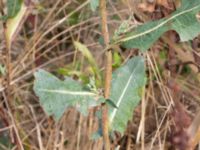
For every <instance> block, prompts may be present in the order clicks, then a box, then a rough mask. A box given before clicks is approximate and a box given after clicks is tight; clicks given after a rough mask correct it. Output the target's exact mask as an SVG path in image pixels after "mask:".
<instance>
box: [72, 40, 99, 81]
mask: <svg viewBox="0 0 200 150" xmlns="http://www.w3.org/2000/svg"><path fill="white" fill-rule="evenodd" d="M74 45H75V47H76V48H77V50H78V51H80V52H81V53H82V54H83V56H84V57H85V58H87V60H88V62H89V63H90V65H91V67H92V70H93V72H94V73H95V75H96V77H97V79H99V80H101V75H100V70H99V68H98V65H97V63H96V61H95V59H94V57H93V56H92V54H91V52H90V50H89V49H88V48H87V47H86V46H85V45H84V44H82V43H80V42H78V41H75V42H74Z"/></svg>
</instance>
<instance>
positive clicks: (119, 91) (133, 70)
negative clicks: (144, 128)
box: [109, 56, 146, 133]
mask: <svg viewBox="0 0 200 150" xmlns="http://www.w3.org/2000/svg"><path fill="white" fill-rule="evenodd" d="M145 79H146V78H145V65H144V59H143V58H142V57H140V56H138V57H134V58H132V59H130V60H129V61H128V62H127V63H126V64H125V65H124V66H122V67H121V68H119V69H117V70H116V71H115V72H114V73H113V78H112V86H111V95H110V99H111V100H112V101H113V103H115V104H116V107H117V108H113V107H112V108H111V109H110V111H109V122H110V128H111V129H112V130H113V131H114V130H116V131H119V132H121V133H123V132H124V130H125V128H126V124H127V122H128V120H129V119H131V117H132V112H133V110H134V108H135V107H136V106H137V104H138V103H139V101H140V99H141V95H140V94H139V92H138V90H139V89H141V87H143V86H145V82H146V80H145Z"/></svg>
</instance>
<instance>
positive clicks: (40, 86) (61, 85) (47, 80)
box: [34, 70, 100, 120]
mask: <svg viewBox="0 0 200 150" xmlns="http://www.w3.org/2000/svg"><path fill="white" fill-rule="evenodd" d="M34 75H35V83H34V91H35V93H36V95H37V96H38V97H39V98H40V103H41V105H42V106H43V108H44V110H45V112H46V113H47V114H48V115H54V116H55V118H56V120H59V119H60V118H61V116H62V115H63V113H64V112H65V110H66V109H67V108H69V107H71V106H73V107H75V108H76V109H77V110H79V111H80V112H81V113H82V114H84V115H87V110H88V108H90V107H93V106H96V105H99V103H100V101H97V100H96V98H97V95H96V94H95V93H92V92H90V91H86V90H84V88H83V86H82V85H81V84H80V83H79V82H77V81H75V80H73V79H71V78H68V77H66V78H65V80H64V81H62V80H59V79H58V78H56V77H55V76H54V75H52V74H50V73H48V72H46V71H44V70H39V71H37V72H36V73H35V74H34Z"/></svg>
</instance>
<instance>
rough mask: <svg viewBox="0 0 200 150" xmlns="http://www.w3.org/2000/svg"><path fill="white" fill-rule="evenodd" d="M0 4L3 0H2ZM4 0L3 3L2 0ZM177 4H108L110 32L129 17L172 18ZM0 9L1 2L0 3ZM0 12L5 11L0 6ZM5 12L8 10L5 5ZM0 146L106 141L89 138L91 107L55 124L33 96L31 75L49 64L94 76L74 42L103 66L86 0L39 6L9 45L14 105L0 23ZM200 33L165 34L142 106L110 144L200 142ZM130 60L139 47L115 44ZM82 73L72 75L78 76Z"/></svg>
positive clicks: (149, 61) (151, 148)
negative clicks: (184, 37)
mask: <svg viewBox="0 0 200 150" xmlns="http://www.w3.org/2000/svg"><path fill="white" fill-rule="evenodd" d="M0 2H2V1H1V0H0ZM0 4H1V3H0ZM179 5H180V2H179V0H177V1H176V2H174V1H170V0H168V1H163V0H157V1H153V2H151V1H148V0H147V1H145V2H140V1H136V0H133V1H131V0H121V1H114V0H112V1H111V0H109V1H108V8H107V12H108V29H109V34H110V35H113V34H114V31H115V30H116V29H117V27H118V26H119V25H120V24H121V23H122V21H124V20H129V22H130V24H131V25H133V26H137V25H139V24H142V23H144V22H147V21H149V20H158V19H160V18H163V17H166V16H168V15H169V14H170V13H171V12H173V11H174V10H175V9H176V8H177V7H179ZM1 6H2V5H1ZM0 8H1V11H3V9H2V8H4V7H0ZM4 9H5V8H4ZM0 23H1V26H0V33H2V34H0V43H1V44H0V65H1V66H0V67H1V68H0V70H1V71H0V72H1V74H0V93H1V94H0V97H1V100H0V149H2V150H8V149H13V150H14V149H27V150H29V149H30V150H43V149H44V150H54V149H55V150H56V149H59V150H65V149H66V150H75V149H76V150H89V149H91V150H101V149H102V146H103V142H102V139H101V138H100V139H99V140H97V141H94V140H91V135H92V134H93V132H95V131H96V130H97V128H98V121H97V119H96V118H95V115H94V111H93V110H91V112H90V114H89V116H88V117H83V116H82V115H80V114H79V113H78V112H77V111H75V110H74V109H70V110H68V111H67V112H65V115H64V116H63V117H62V119H61V120H60V121H59V122H58V123H56V122H55V121H54V119H53V118H52V117H48V116H47V115H46V114H45V113H44V111H43V109H42V108H41V106H40V105H39V99H38V98H37V97H36V96H35V94H34V92H33V90H32V87H33V81H34V78H33V73H34V72H35V70H37V69H39V68H44V69H45V70H48V71H50V72H53V73H55V74H57V75H59V76H63V74H65V73H63V72H62V71H61V72H62V73H60V72H59V70H62V69H63V68H64V69H66V70H67V69H68V70H71V71H77V72H78V73H80V74H81V75H85V76H89V75H91V70H90V66H89V65H88V63H87V61H86V60H85V58H84V57H83V56H82V55H81V54H80V52H78V51H77V50H76V49H75V47H74V45H73V41H80V42H81V43H84V45H86V46H87V47H88V48H89V49H90V50H91V53H92V54H93V56H94V58H95V60H96V62H97V64H98V65H99V66H100V67H101V71H104V69H105V68H104V66H105V57H104V51H103V49H104V48H103V46H102V44H101V43H102V38H101V30H100V27H101V25H100V24H101V20H100V16H99V13H98V11H95V12H92V11H91V9H90V7H89V1H84V0H77V1H76V0H57V1H54V0H48V1H41V3H36V2H35V3H34V7H33V9H32V11H31V14H30V15H29V16H28V18H27V19H26V21H25V23H24V26H23V28H22V30H21V32H20V34H19V35H17V37H16V38H15V40H14V42H13V46H12V49H11V62H10V64H9V65H10V66H11V72H10V76H11V81H10V84H11V87H10V88H11V89H10V96H11V103H12V106H13V107H12V108H9V107H8V104H7V103H8V101H7V96H6V95H7V94H6V80H7V76H6V73H4V72H3V71H2V70H4V68H5V66H7V65H8V64H7V61H6V44H5V39H4V35H3V21H1V22H0ZM199 42H200V41H199V37H197V38H195V39H194V40H193V41H190V42H184V43H180V42H179V37H178V35H177V34H176V33H175V32H173V31H170V32H167V33H165V34H164V35H163V36H162V37H161V38H160V39H159V40H158V41H157V42H156V43H155V44H154V45H153V47H151V48H150V50H149V51H148V52H146V53H144V55H145V57H146V66H147V75H148V84H147V86H146V88H145V95H144V96H143V98H142V100H141V103H140V105H139V106H138V107H137V108H136V109H135V110H134V113H133V114H134V115H133V119H132V120H131V121H130V122H129V124H128V126H127V129H126V132H125V133H124V135H120V134H119V133H115V137H116V138H115V139H112V140H111V147H112V148H113V149H114V147H115V148H116V147H118V148H119V149H122V150H123V149H126V150H132V149H137V150H140V149H141V150H165V149H166V150H172V149H177V150H193V149H195V147H198V142H199V141H198V139H200V138H199V137H200V134H199V133H200V129H199V125H200V120H199V116H200V113H199V109H200V98H199V97H200V87H199V86H200V84H199V81H200V76H199V65H200V56H199V46H200V45H199ZM117 50H118V53H119V54H120V56H121V58H122V59H123V61H124V62H125V61H126V60H127V59H129V58H130V57H133V56H135V55H137V54H138V50H137V49H130V50H127V49H123V48H122V47H117ZM77 72H74V73H73V72H72V73H71V74H70V75H71V76H72V77H73V78H76V79H79V80H80V78H79V77H80V76H79V75H77V74H76V73H77Z"/></svg>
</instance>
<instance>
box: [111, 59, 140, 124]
mask: <svg viewBox="0 0 200 150" xmlns="http://www.w3.org/2000/svg"><path fill="white" fill-rule="evenodd" d="M139 64H140V62H138V63H137V65H136V67H135V69H134V70H133V72H132V73H131V75H130V77H129V79H128V81H127V83H126V85H125V88H124V90H123V91H122V94H121V96H120V97H119V99H118V101H117V104H116V106H117V107H118V108H119V105H120V104H121V102H122V99H123V97H124V95H125V93H126V91H127V88H128V87H129V85H130V83H131V80H132V78H133V76H134V73H135V71H136V70H137V67H138V66H139ZM133 82H135V80H133ZM116 113H117V108H114V110H113V112H112V113H111V117H110V124H112V122H113V119H114V118H115V115H116Z"/></svg>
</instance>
